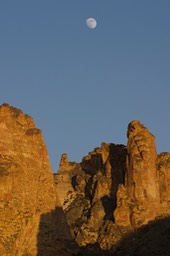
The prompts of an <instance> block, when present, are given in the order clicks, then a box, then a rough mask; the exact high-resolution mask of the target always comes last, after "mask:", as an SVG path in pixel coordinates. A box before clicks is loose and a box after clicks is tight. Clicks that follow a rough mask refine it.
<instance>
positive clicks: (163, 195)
mask: <svg viewBox="0 0 170 256" xmlns="http://www.w3.org/2000/svg"><path fill="white" fill-rule="evenodd" d="M157 170H158V175H159V194H160V206H161V213H162V214H170V153H167V152H166V153H165V152H164V153H161V154H159V155H158V157H157Z"/></svg>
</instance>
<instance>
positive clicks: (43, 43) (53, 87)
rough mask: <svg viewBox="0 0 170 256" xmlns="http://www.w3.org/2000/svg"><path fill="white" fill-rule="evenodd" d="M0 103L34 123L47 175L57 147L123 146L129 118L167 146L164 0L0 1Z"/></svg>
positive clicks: (168, 63) (169, 66) (73, 152)
mask: <svg viewBox="0 0 170 256" xmlns="http://www.w3.org/2000/svg"><path fill="white" fill-rule="evenodd" d="M88 17H94V18H95V19H96V20H97V24H98V25H97V27H96V29H89V28H88V27H87V26H86V23H85V21H86V19H87V18H88ZM4 102H7V103H9V104H10V105H13V106H15V107H17V108H20V109H22V111H23V112H25V113H27V114H29V115H31V116H32V117H33V118H34V121H35V123H36V126H37V128H40V129H42V131H43V137H44V139H45V143H46V145H47V148H48V152H49V156H50V161H51V165H52V167H53V171H54V172H56V171H57V169H58V166H59V161H60V157H61V154H62V153H67V154H68V156H69V160H70V161H77V162H80V161H81V159H82V157H83V156H85V155H87V154H88V152H89V151H92V150H93V148H95V147H98V146H100V145H101V142H103V141H105V142H107V143H118V144H125V145H126V144H127V137H126V132H127V126H128V124H129V122H131V121H132V120H134V119H137V120H139V121H141V122H142V123H143V124H144V125H145V126H146V127H147V128H148V129H149V130H150V132H152V133H153V134H154V135H155V136H156V145H157V152H158V153H159V152H162V151H168V152H170V1H169V0H141V1H137V0H28V1H26V0H15V1H14V0H1V1H0V103H1V104H2V103H4Z"/></svg>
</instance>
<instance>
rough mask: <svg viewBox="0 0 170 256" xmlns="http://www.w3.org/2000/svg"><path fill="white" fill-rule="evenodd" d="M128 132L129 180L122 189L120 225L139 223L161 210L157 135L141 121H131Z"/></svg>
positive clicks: (119, 211)
mask: <svg viewBox="0 0 170 256" xmlns="http://www.w3.org/2000/svg"><path fill="white" fill-rule="evenodd" d="M127 135H128V145H127V163H126V166H127V173H126V181H125V185H124V188H123V187H122V186H121V187H120V188H119V190H118V193H117V200H118V207H117V209H116V211H115V213H114V216H115V220H116V224H118V225H122V224H123V225H132V226H135V227H137V226H140V225H141V224H144V223H147V222H148V221H149V220H152V219H154V218H155V217H156V216H158V215H159V213H160V195H159V183H158V179H159V174H158V171H157V168H156V160H157V154H156V147H155V142H154V139H155V138H154V136H153V135H152V134H151V133H150V132H149V131H148V129H146V128H145V127H144V126H143V125H142V124H141V123H140V122H139V121H132V122H131V123H130V124H129V126H128V132H127ZM125 212H126V218H125V219H124V220H123V218H122V217H123V215H125ZM122 221H123V222H124V223H122Z"/></svg>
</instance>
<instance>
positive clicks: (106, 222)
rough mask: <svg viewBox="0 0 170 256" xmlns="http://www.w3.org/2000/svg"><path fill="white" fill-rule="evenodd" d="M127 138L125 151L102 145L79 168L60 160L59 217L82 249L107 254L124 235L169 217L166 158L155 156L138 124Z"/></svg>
mask: <svg viewBox="0 0 170 256" xmlns="http://www.w3.org/2000/svg"><path fill="white" fill-rule="evenodd" d="M127 136H128V144H127V147H126V146H124V145H115V144H106V143H102V145H101V147H100V148H95V149H94V151H92V152H90V153H89V154H88V155H87V156H85V157H84V158H83V159H82V162H81V163H80V164H77V163H69V162H68V159H67V155H66V154H64V155H63V156H62V158H61V163H60V169H59V171H58V173H57V174H55V183H56V189H57V191H58V193H59V191H60V188H61V187H62V188H63V190H62V204H63V207H64V212H65V214H66V218H67V221H68V224H69V226H70V228H71V231H72V236H73V237H75V240H76V241H77V243H78V244H79V245H81V246H85V245H86V246H87V245H88V244H98V245H99V247H100V248H102V249H103V250H110V249H111V248H112V247H114V246H115V244H116V243H117V242H118V241H119V240H120V239H121V238H122V236H123V234H125V233H126V234H127V233H128V232H129V231H130V230H133V229H136V228H138V227H140V226H142V225H143V224H146V223H148V222H149V221H150V220H154V219H155V218H156V217H158V216H161V215H167V214H169V213H170V205H169V196H170V184H169V180H170V179H169V167H170V154H169V153H162V154H160V155H158V156H157V154H156V146H155V141H154V139H155V138H154V136H153V135H152V134H151V133H150V132H149V131H148V129H147V128H145V127H144V126H143V125H142V124H141V123H140V122H139V121H132V122H131V123H130V124H129V126H128V131H127ZM63 158H64V159H67V160H66V161H63ZM64 184H67V185H64Z"/></svg>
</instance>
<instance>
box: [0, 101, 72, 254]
mask: <svg viewBox="0 0 170 256" xmlns="http://www.w3.org/2000/svg"><path fill="white" fill-rule="evenodd" d="M59 222H60V225H58V223H59ZM59 238H60V240H61V239H63V238H64V239H70V238H71V235H70V233H69V229H68V226H67V224H66V221H65V217H64V214H63V211H62V208H61V205H60V203H59V200H58V199H57V195H56V190H55V185H54V180H53V175H52V170H51V167H50V164H49V159H48V154H47V150H46V146H45V144H44V141H43V138H42V133H41V131H40V130H39V129H37V128H35V125H34V122H33V119H32V118H31V117H30V116H28V115H25V114H24V113H22V111H21V110H18V109H16V108H14V107H11V106H9V105H8V104H3V105H2V106H1V107H0V255H2V256H14V255H15V256H21V255H22V256H26V255H27V256H28V255H31V256H35V255H46V256H48V255H54V252H55V253H56V252H58V251H59V250H60V251H61V246H58V247H57V245H54V240H56V239H59ZM52 246H53V248H52V249H51V247H52ZM62 246H63V245H62ZM55 247H56V248H55ZM49 248H50V250H52V252H53V253H50V250H49ZM60 255H69V254H64V253H63V254H62V253H61V254H60Z"/></svg>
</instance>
